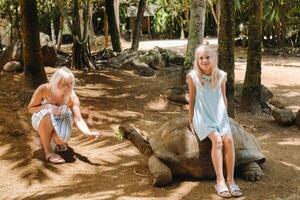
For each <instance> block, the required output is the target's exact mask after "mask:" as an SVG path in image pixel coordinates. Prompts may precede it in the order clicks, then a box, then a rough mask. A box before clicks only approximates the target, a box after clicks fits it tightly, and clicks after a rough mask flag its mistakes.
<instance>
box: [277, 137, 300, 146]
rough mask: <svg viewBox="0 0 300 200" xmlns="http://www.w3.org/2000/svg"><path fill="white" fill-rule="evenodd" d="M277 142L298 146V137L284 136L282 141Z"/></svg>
mask: <svg viewBox="0 0 300 200" xmlns="http://www.w3.org/2000/svg"><path fill="white" fill-rule="evenodd" d="M277 144H279V145H295V146H300V138H284V139H283V141H281V142H277Z"/></svg>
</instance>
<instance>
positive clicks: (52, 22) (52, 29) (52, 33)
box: [50, 20, 56, 44]
mask: <svg viewBox="0 0 300 200" xmlns="http://www.w3.org/2000/svg"><path fill="white" fill-rule="evenodd" d="M50 23H51V40H52V42H53V44H56V35H55V28H54V21H53V20H51V22H50Z"/></svg>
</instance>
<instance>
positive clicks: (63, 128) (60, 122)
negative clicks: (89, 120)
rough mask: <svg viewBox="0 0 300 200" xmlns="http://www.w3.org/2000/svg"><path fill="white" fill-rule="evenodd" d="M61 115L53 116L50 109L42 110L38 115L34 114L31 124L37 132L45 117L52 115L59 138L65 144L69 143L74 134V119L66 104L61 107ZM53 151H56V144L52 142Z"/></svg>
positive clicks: (44, 102)
mask: <svg viewBox="0 0 300 200" xmlns="http://www.w3.org/2000/svg"><path fill="white" fill-rule="evenodd" d="M41 104H42V105H44V104H47V99H44V100H43V101H42V103H41ZM60 109H61V115H53V114H52V113H51V111H50V109H42V110H40V111H39V112H37V113H33V115H32V117H31V122H32V126H33V128H34V129H35V130H36V131H37V130H38V127H39V125H40V123H41V120H42V119H43V117H44V116H45V115H47V114H48V113H50V118H51V122H52V125H53V128H54V130H55V132H56V134H57V136H58V137H59V138H60V139H61V140H62V141H64V142H68V141H69V139H70V136H71V132H72V125H73V118H72V112H71V110H70V108H69V107H68V106H67V105H66V104H64V105H62V106H60ZM51 146H52V149H53V150H54V149H55V146H56V145H55V143H54V142H53V141H51Z"/></svg>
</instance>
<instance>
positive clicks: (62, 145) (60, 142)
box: [52, 130, 68, 151]
mask: <svg viewBox="0 0 300 200" xmlns="http://www.w3.org/2000/svg"><path fill="white" fill-rule="evenodd" d="M52 140H53V141H54V143H55V144H56V146H57V150H58V151H66V150H67V149H68V145H67V143H66V142H64V141H63V140H61V139H60V138H59V137H58V135H57V134H56V132H55V131H54V130H53V133H52Z"/></svg>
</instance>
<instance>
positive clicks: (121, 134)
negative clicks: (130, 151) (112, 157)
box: [115, 130, 124, 140]
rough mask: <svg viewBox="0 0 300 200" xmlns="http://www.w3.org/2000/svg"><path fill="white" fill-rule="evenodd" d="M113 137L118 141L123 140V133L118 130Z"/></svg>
mask: <svg viewBox="0 0 300 200" xmlns="http://www.w3.org/2000/svg"><path fill="white" fill-rule="evenodd" d="M115 136H116V138H117V139H118V140H123V139H124V133H123V131H120V130H119V131H118V132H116V133H115Z"/></svg>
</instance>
